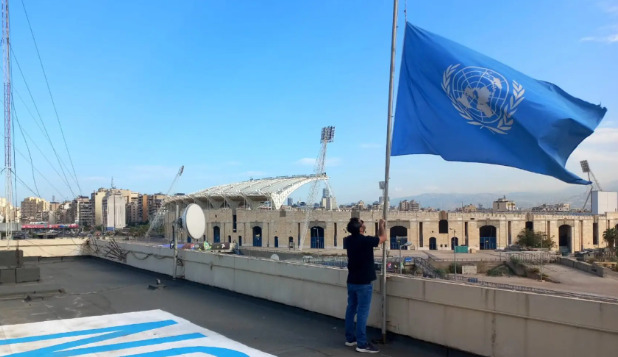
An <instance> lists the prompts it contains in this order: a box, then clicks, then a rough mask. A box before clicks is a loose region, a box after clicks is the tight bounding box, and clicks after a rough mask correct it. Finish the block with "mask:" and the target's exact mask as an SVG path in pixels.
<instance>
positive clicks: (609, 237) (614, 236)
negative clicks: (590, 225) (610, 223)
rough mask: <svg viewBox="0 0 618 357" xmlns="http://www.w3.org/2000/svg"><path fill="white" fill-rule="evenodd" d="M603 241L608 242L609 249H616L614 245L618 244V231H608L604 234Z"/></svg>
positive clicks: (613, 229) (614, 229) (612, 229)
mask: <svg viewBox="0 0 618 357" xmlns="http://www.w3.org/2000/svg"><path fill="white" fill-rule="evenodd" d="M603 239H605V241H606V242H607V246H608V247H610V248H614V245H615V244H616V242H618V229H616V228H609V229H606V230H605V232H603Z"/></svg>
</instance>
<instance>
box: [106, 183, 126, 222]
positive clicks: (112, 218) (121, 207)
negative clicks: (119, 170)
mask: <svg viewBox="0 0 618 357" xmlns="http://www.w3.org/2000/svg"><path fill="white" fill-rule="evenodd" d="M126 225H127V224H126V199H125V196H123V195H122V192H120V190H117V189H111V190H108V192H107V194H106V195H105V197H103V226H104V227H105V229H106V230H108V231H109V230H116V229H122V228H124V227H126Z"/></svg>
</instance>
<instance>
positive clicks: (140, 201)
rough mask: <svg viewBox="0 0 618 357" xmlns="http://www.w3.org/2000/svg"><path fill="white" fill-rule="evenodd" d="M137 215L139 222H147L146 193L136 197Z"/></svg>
mask: <svg viewBox="0 0 618 357" xmlns="http://www.w3.org/2000/svg"><path fill="white" fill-rule="evenodd" d="M137 215H138V216H139V219H140V222H141V223H145V222H148V195H145V194H144V195H139V197H138V198H137Z"/></svg>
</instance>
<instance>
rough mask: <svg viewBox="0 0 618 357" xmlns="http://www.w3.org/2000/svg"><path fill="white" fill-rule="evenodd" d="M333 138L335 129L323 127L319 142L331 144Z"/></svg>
mask: <svg viewBox="0 0 618 357" xmlns="http://www.w3.org/2000/svg"><path fill="white" fill-rule="evenodd" d="M334 137H335V127H334V126H325V127H323V128H322V136H321V137H320V142H328V143H331V142H333V139H334Z"/></svg>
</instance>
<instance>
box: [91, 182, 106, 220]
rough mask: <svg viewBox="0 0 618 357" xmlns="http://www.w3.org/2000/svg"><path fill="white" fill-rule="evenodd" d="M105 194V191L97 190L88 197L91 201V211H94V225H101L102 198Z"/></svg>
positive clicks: (102, 189) (103, 189)
mask: <svg viewBox="0 0 618 357" xmlns="http://www.w3.org/2000/svg"><path fill="white" fill-rule="evenodd" d="M106 194H107V189H105V188H99V189H98V190H97V191H96V192H93V193H92V194H91V195H90V200H91V201H92V209H93V211H94V225H95V226H102V225H103V198H104V197H105V195H106Z"/></svg>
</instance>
